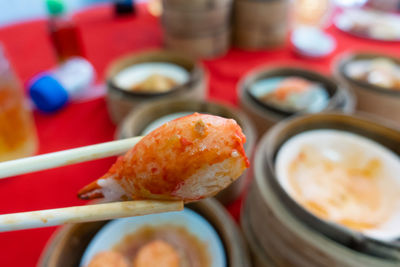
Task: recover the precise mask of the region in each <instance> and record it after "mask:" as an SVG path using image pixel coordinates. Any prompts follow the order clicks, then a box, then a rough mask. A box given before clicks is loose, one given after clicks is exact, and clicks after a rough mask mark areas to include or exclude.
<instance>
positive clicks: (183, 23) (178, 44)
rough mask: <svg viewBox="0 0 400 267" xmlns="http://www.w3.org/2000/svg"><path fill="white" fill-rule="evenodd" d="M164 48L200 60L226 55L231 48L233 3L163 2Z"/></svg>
mask: <svg viewBox="0 0 400 267" xmlns="http://www.w3.org/2000/svg"><path fill="white" fill-rule="evenodd" d="M163 9H164V11H163V15H162V19H161V21H162V25H163V28H164V44H165V47H167V48H168V49H171V50H177V51H184V52H186V53H188V54H190V55H192V56H195V57H200V58H212V57H216V56H220V55H223V54H225V53H226V52H227V51H228V49H229V46H230V38H231V30H230V28H231V14H232V0H195V1H182V0H164V1H163Z"/></svg>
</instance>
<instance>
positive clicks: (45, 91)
mask: <svg viewBox="0 0 400 267" xmlns="http://www.w3.org/2000/svg"><path fill="white" fill-rule="evenodd" d="M94 80H95V70H94V68H93V66H92V64H90V62H89V61H87V60H86V59H84V58H81V57H73V58H70V59H69V60H68V61H65V62H64V63H63V64H62V65H60V66H59V67H58V68H56V69H53V70H50V71H47V72H43V73H40V74H38V75H36V76H35V77H33V78H32V79H31V80H30V81H29V83H28V91H29V95H30V97H31V99H32V101H33V103H34V104H35V106H36V107H37V108H38V109H39V110H41V111H43V112H48V113H50V112H55V111H57V110H59V109H61V108H62V107H64V106H65V105H66V104H67V103H68V102H69V101H70V100H75V99H79V98H80V97H81V96H82V95H83V94H84V93H85V90H87V89H89V88H90V86H91V85H92V84H93V82H94Z"/></svg>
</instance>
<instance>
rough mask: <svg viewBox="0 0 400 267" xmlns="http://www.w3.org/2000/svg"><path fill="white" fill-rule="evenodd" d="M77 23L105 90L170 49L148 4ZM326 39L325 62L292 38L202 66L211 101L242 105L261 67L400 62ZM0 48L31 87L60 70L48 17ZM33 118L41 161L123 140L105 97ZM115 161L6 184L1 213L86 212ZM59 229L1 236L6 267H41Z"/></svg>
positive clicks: (234, 211) (15, 31) (344, 39)
mask: <svg viewBox="0 0 400 267" xmlns="http://www.w3.org/2000/svg"><path fill="white" fill-rule="evenodd" d="M72 19H73V21H74V22H75V24H76V27H77V31H78V34H79V41H80V46H81V48H82V56H84V57H85V58H86V59H87V60H89V61H90V62H91V63H92V64H93V66H94V68H95V70H96V83H97V84H100V85H101V84H104V83H105V82H106V81H105V78H106V77H105V75H106V70H107V66H108V65H109V64H110V63H111V62H112V61H113V60H114V59H116V58H117V57H119V56H122V55H124V54H127V53H136V52H137V53H139V52H140V51H145V50H150V49H160V48H162V47H163V33H162V25H161V22H160V19H159V18H158V17H155V16H153V15H152V14H150V13H149V12H148V9H147V6H146V4H140V5H139V6H138V8H137V9H136V12H135V13H134V14H130V15H125V16H116V15H115V14H114V10H113V7H112V5H108V4H99V5H96V6H92V7H89V8H86V9H85V10H82V11H79V12H75V13H74V14H72ZM326 32H327V33H329V34H330V35H331V36H333V37H334V39H335V40H336V49H335V51H334V52H333V53H332V54H330V55H328V56H325V57H323V58H318V59H312V58H307V57H303V56H300V55H298V54H297V53H296V52H295V51H294V49H293V47H292V45H291V44H290V41H289V35H288V40H287V42H286V43H285V44H284V45H282V46H280V47H277V48H271V49H266V50H258V51H245V50H242V49H239V48H235V47H234V46H232V47H231V48H230V49H229V51H228V52H227V53H226V54H224V55H220V56H217V57H215V58H212V59H202V60H200V61H201V63H202V64H203V66H204V68H205V69H206V73H207V75H208V78H209V79H208V80H209V85H208V88H207V89H208V94H207V97H208V99H209V100H213V101H218V102H222V103H226V104H229V105H233V106H237V105H238V99H237V95H238V94H237V84H238V81H239V80H240V79H241V78H242V77H243V76H244V75H246V73H247V72H248V71H250V70H252V69H253V68H256V67H260V66H270V67H271V66H288V65H289V66H298V67H302V68H308V69H311V70H315V71H318V72H320V73H323V74H326V75H332V73H333V69H334V66H335V62H336V60H337V58H338V57H339V56H340V55H341V54H343V53H346V52H351V51H373V52H380V53H384V54H389V55H393V56H400V44H399V43H396V42H382V41H375V40H370V39H363V38H360V37H356V36H352V35H350V34H348V33H346V32H343V31H341V30H339V29H337V28H336V27H335V26H334V25H328V26H327V27H326ZM0 43H1V44H2V45H3V46H4V47H5V50H6V53H7V56H8V59H9V60H10V62H11V64H12V66H13V69H14V71H15V73H16V75H17V76H18V78H19V79H20V81H21V85H22V86H23V87H24V88H26V87H27V86H26V85H27V83H28V81H29V79H31V78H32V77H33V76H35V75H36V74H38V73H40V72H43V71H46V70H49V69H52V68H54V67H55V66H57V64H58V61H57V56H56V54H55V52H54V48H53V45H52V41H51V38H50V35H49V29H48V20H47V19H46V18H41V19H37V20H32V21H24V22H20V23H15V24H12V25H7V26H4V27H2V28H0ZM33 113H34V121H35V125H36V131H37V136H38V143H39V147H38V151H37V154H43V153H49V152H55V151H60V150H64V149H70V148H76V147H80V146H87V145H91V144H96V143H101V142H106V141H111V140H113V139H115V136H116V135H115V133H116V127H117V125H115V124H114V123H113V122H112V121H111V119H110V117H109V114H108V112H107V105H106V101H105V98H104V96H99V97H96V98H92V99H89V100H86V101H78V102H77V101H75V102H71V103H69V104H68V105H67V106H66V107H64V108H63V109H61V110H59V111H57V112H55V113H43V112H40V111H38V110H34V111H33ZM114 161H115V157H111V158H104V159H100V160H94V161H89V162H85V163H80V164H75V165H69V166H64V167H59V168H55V169H50V170H45V171H39V172H35V173H29V174H25V175H19V176H16V177H9V178H5V179H1V180H0V214H6V213H15V212H24V211H33V210H43V209H52V208H61V207H69V206H78V205H84V204H86V203H87V202H86V201H83V200H80V199H78V197H77V192H78V190H79V189H80V188H82V187H83V186H84V185H86V184H88V183H89V182H91V181H92V180H94V179H96V178H98V177H100V176H101V175H102V174H104V173H105V172H106V171H107V170H108V168H109V167H110V166H111V164H112V163H113V162H114ZM250 176H251V175H250ZM250 176H249V179H251V177H250ZM244 196H245V192H243V194H242V196H241V197H239V199H237V200H236V201H234V202H233V203H231V204H229V205H227V206H226V208H227V209H228V211H229V212H230V213H231V215H232V216H233V217H234V218H235V219H236V221H237V222H239V216H240V209H241V206H242V202H243V199H244ZM60 227H62V226H60ZM57 229H58V227H48V228H39V229H31V230H20V231H14V232H3V233H0V266H4V267H9V266H10V267H11V266H13V267H18V266H21V267H22V266H23V267H27V266H29V267H30V266H36V265H37V263H38V261H39V259H40V256H41V253H42V251H43V250H44V249H45V247H46V244H48V243H49V241H50V240H51V237H52V235H53V233H54V232H55V231H56V230H57Z"/></svg>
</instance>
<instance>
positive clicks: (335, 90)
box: [238, 67, 355, 137]
mask: <svg viewBox="0 0 400 267" xmlns="http://www.w3.org/2000/svg"><path fill="white" fill-rule="evenodd" d="M277 76H298V77H302V78H305V79H308V80H311V81H315V82H318V83H321V84H322V85H323V86H324V87H325V88H326V89H327V91H328V94H329V95H330V100H329V103H328V105H327V106H326V108H325V109H324V111H329V110H337V111H341V112H344V113H352V112H353V111H354V106H355V102H354V96H353V94H352V93H351V92H350V91H349V90H347V89H346V88H345V87H343V86H340V85H339V84H338V83H336V82H335V81H334V80H332V79H330V78H328V77H326V76H324V75H321V74H319V73H317V72H314V71H311V70H307V69H300V68H294V67H278V68H265V67H261V68H257V69H255V70H253V71H250V72H249V73H248V74H247V75H245V76H244V77H243V78H242V79H241V80H240V81H239V83H238V95H239V102H240V107H241V109H242V110H243V111H245V113H246V114H247V115H248V116H249V117H250V118H251V119H252V120H253V122H254V123H255V125H256V128H257V133H258V136H259V137H260V136H262V135H263V134H264V133H265V132H266V131H267V130H268V129H269V128H270V127H271V126H273V125H274V124H275V123H277V122H279V121H281V120H283V119H285V118H288V117H289V116H292V115H302V114H305V113H304V112H297V113H294V114H293V113H289V112H283V111H281V110H278V109H274V108H271V107H270V106H267V105H265V104H263V103H262V102H261V101H260V100H258V99H257V98H255V97H254V96H252V95H251V93H250V92H249V88H250V86H251V85H252V84H253V83H254V82H256V81H258V80H261V79H265V78H271V77H277Z"/></svg>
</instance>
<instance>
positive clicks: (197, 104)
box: [117, 99, 256, 204]
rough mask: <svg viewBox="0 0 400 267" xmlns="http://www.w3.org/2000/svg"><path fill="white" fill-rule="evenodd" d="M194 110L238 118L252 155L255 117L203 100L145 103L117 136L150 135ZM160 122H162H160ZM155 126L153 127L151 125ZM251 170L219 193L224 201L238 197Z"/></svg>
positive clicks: (133, 113)
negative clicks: (253, 121) (161, 125)
mask: <svg viewBox="0 0 400 267" xmlns="http://www.w3.org/2000/svg"><path fill="white" fill-rule="evenodd" d="M194 112H198V113H207V114H212V115H217V116H222V117H225V118H231V119H234V120H235V121H236V122H237V123H238V124H239V125H240V126H241V128H242V130H243V133H244V134H245V136H246V143H245V144H244V149H245V151H246V155H247V156H248V157H249V158H250V157H251V155H252V153H253V147H254V145H255V140H256V136H255V129H254V126H253V123H252V122H251V120H250V119H249V118H248V117H247V116H246V114H244V113H242V112H241V111H239V110H236V109H234V108H233V107H230V106H227V105H222V104H218V103H212V102H206V101H202V100H193V99H192V100H188V99H165V100H159V101H155V102H152V103H148V104H146V105H142V106H140V107H138V108H137V109H135V110H134V111H132V112H131V113H130V114H129V115H128V116H127V117H126V119H125V120H124V121H123V122H122V124H121V126H120V127H119V129H118V136H117V138H129V137H133V136H139V135H144V134H147V133H148V132H149V131H151V130H153V129H154V128H155V127H157V126H160V124H163V123H166V122H167V121H168V120H171V119H175V118H177V117H181V116H184V115H187V114H192V113H194ZM157 122H158V123H157ZM152 125H153V127H151V126H152ZM247 177H248V172H245V173H244V174H242V175H241V176H240V177H239V178H238V179H237V180H236V181H235V182H234V183H232V184H231V185H230V186H229V187H228V188H226V189H224V190H222V191H221V192H219V193H218V194H217V195H216V198H217V199H218V200H219V201H220V202H221V203H223V204H229V203H231V202H233V201H234V200H235V199H237V198H238V197H239V196H240V194H241V193H242V192H243V189H244V187H245V185H246V181H247Z"/></svg>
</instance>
